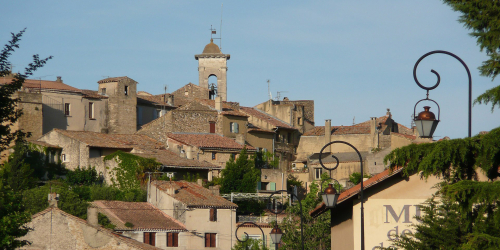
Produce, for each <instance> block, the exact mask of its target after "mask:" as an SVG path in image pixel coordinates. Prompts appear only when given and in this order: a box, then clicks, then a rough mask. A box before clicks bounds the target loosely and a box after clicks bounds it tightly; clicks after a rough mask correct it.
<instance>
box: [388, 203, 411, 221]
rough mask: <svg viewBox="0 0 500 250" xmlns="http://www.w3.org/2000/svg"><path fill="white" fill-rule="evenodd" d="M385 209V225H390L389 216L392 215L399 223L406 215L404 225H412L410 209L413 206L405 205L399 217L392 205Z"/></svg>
mask: <svg viewBox="0 0 500 250" xmlns="http://www.w3.org/2000/svg"><path fill="white" fill-rule="evenodd" d="M384 207H385V222H384V223H389V214H391V216H392V218H393V219H394V220H395V221H396V222H399V219H401V216H403V214H404V216H405V217H404V221H403V223H411V221H410V207H411V205H404V206H403V209H402V210H401V212H400V213H399V215H397V214H396V212H395V211H394V209H393V208H392V206H391V205H384Z"/></svg>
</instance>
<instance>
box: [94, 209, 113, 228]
mask: <svg viewBox="0 0 500 250" xmlns="http://www.w3.org/2000/svg"><path fill="white" fill-rule="evenodd" d="M97 222H98V223H99V225H101V226H103V227H104V228H108V229H111V230H113V229H115V227H116V225H114V224H113V223H111V221H110V220H109V218H108V216H106V215H105V214H101V213H99V214H98V215H97Z"/></svg>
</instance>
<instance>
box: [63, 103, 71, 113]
mask: <svg viewBox="0 0 500 250" xmlns="http://www.w3.org/2000/svg"><path fill="white" fill-rule="evenodd" d="M64 115H65V116H71V103H69V102H65V103H64Z"/></svg>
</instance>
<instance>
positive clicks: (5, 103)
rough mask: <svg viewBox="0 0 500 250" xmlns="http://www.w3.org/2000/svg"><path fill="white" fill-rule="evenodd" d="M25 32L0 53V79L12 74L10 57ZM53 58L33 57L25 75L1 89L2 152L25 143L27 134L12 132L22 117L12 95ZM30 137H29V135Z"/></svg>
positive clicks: (0, 139)
mask: <svg viewBox="0 0 500 250" xmlns="http://www.w3.org/2000/svg"><path fill="white" fill-rule="evenodd" d="M25 30H26V29H24V30H21V31H20V32H19V33H17V34H14V33H11V34H12V39H11V40H10V41H9V42H8V44H6V45H5V46H4V47H3V49H2V51H1V52H0V77H4V76H8V75H9V74H11V72H10V66H11V65H10V62H9V56H11V55H12V52H14V50H15V49H16V48H19V41H20V39H21V36H22V35H23V33H24V31H25ZM50 58H52V57H51V56H50V57H47V58H45V59H40V57H39V56H38V55H33V62H32V63H30V64H28V67H26V68H25V69H24V73H19V74H15V75H13V77H14V78H13V80H12V83H11V84H6V85H3V86H2V87H0V152H2V151H4V150H5V149H6V148H8V147H9V146H10V145H11V142H13V141H23V140H24V137H25V136H26V133H24V132H22V131H21V130H17V131H11V126H12V125H13V124H14V123H15V122H16V121H17V119H19V117H20V116H21V115H22V111H21V110H19V109H17V107H16V103H17V102H18V101H19V99H18V98H12V95H13V94H14V93H15V92H16V91H17V90H19V89H20V88H21V87H22V86H23V83H24V80H25V79H26V78H28V76H31V75H33V72H34V71H36V70H37V69H38V68H41V67H43V65H44V64H45V63H47V61H48V60H49V59H50ZM28 136H29V135H28Z"/></svg>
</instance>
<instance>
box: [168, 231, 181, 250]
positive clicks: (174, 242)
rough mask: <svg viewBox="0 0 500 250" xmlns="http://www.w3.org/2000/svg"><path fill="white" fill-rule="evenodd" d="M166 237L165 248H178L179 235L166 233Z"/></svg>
mask: <svg viewBox="0 0 500 250" xmlns="http://www.w3.org/2000/svg"><path fill="white" fill-rule="evenodd" d="M169 236H170V240H169ZM166 237H167V238H166V241H167V247H179V233H174V232H167V235H166Z"/></svg>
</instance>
